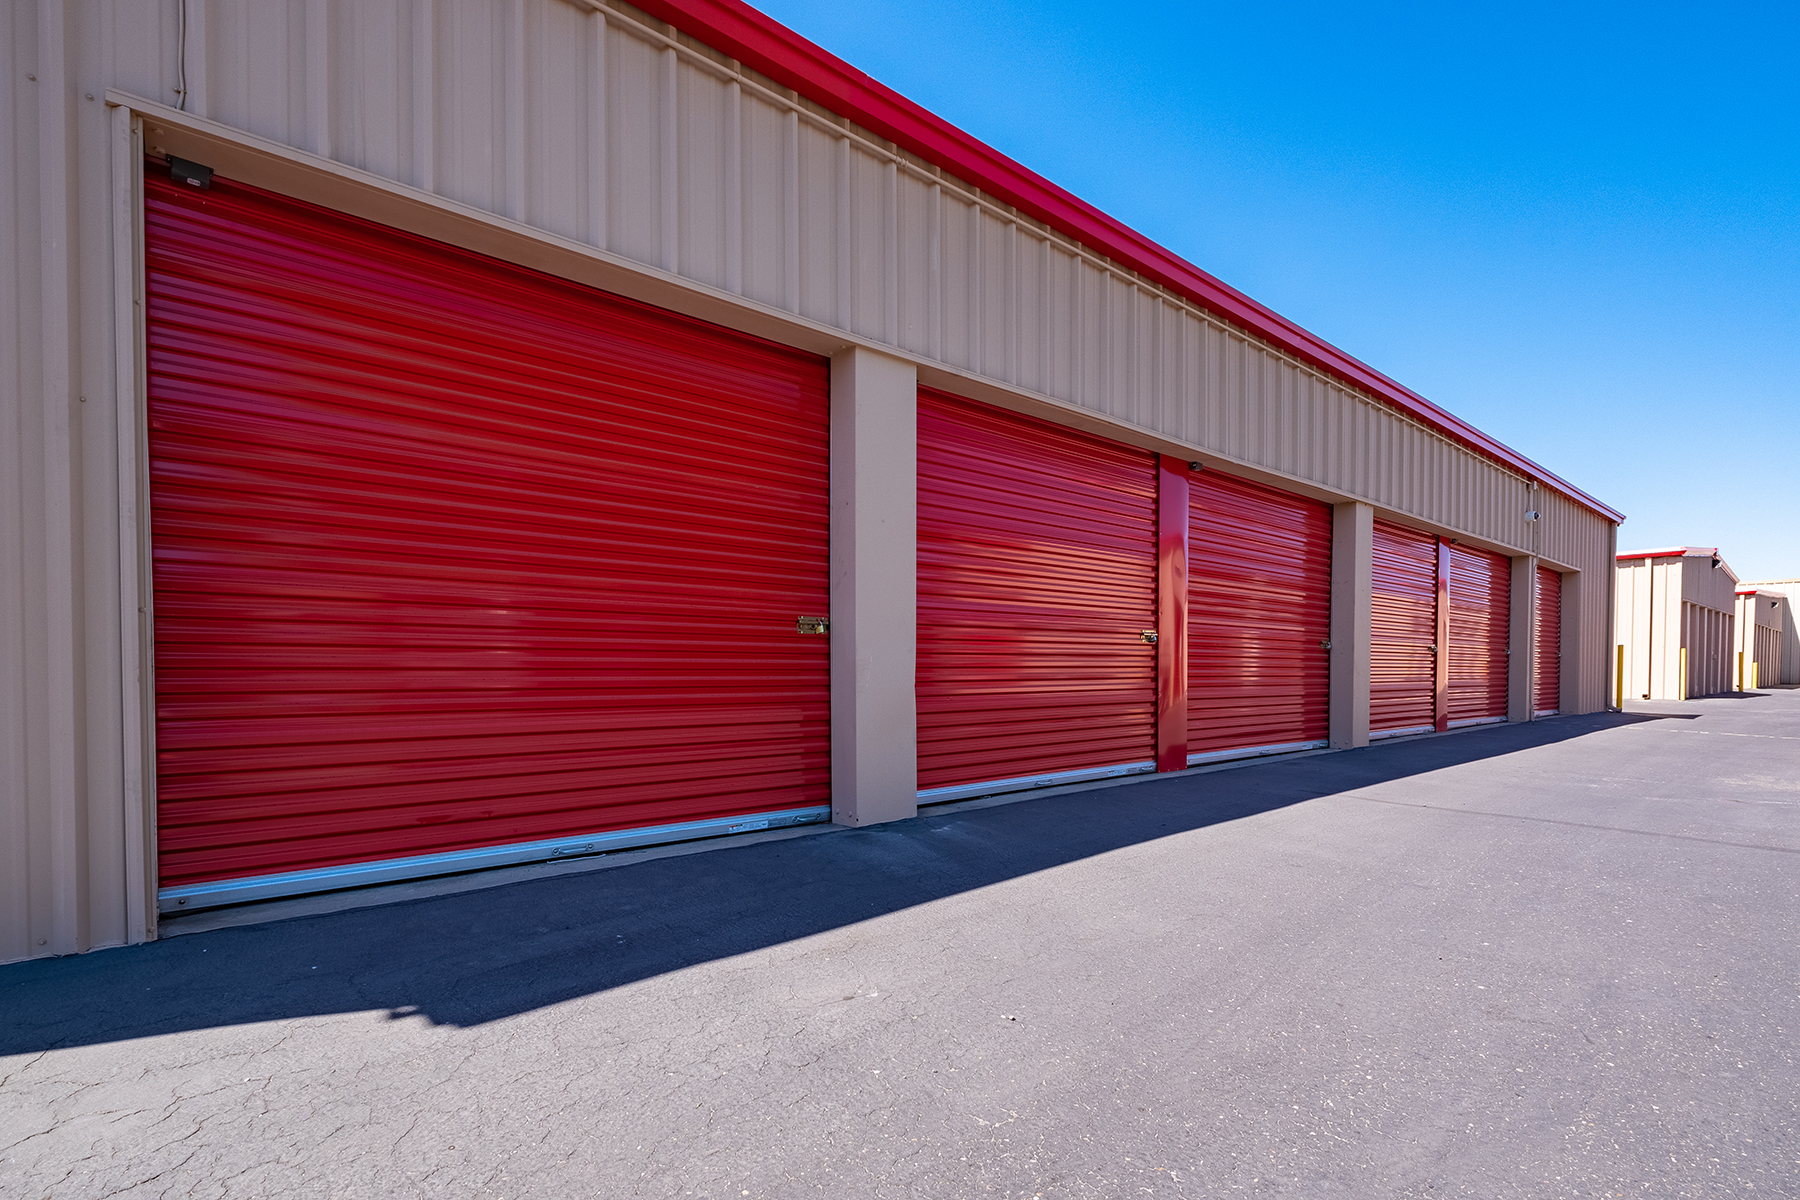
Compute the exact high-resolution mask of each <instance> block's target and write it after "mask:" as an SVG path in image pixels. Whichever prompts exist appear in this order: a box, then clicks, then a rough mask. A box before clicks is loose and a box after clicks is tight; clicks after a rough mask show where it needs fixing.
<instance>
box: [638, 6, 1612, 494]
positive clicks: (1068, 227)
mask: <svg viewBox="0 0 1800 1200" xmlns="http://www.w3.org/2000/svg"><path fill="white" fill-rule="evenodd" d="M633 3H634V4H635V6H636V7H637V8H639V9H641V10H643V11H644V12H647V13H649V14H650V15H651V16H653V17H655V18H656V19H657V20H660V21H666V22H667V23H668V24H670V25H672V26H674V27H675V28H676V29H678V30H680V31H681V32H683V33H686V34H687V35H689V36H690V37H693V38H695V39H697V40H699V41H700V42H703V43H705V44H706V45H708V46H711V47H712V48H713V49H715V50H717V51H719V52H720V53H723V54H726V55H729V56H730V57H732V58H734V59H736V60H737V61H738V62H740V63H742V64H743V65H744V66H747V67H749V68H751V69H752V70H755V71H758V72H760V73H762V74H764V75H767V76H768V77H769V78H770V79H773V80H775V81H776V82H777V83H780V84H782V85H783V86H785V87H790V88H793V89H794V90H795V91H796V92H798V93H799V94H800V95H802V96H804V97H806V98H807V99H808V100H811V101H812V102H813V103H815V104H819V105H822V106H824V107H825V108H826V109H828V110H830V111H831V112H834V113H836V114H838V115H839V116H842V117H847V118H849V119H850V120H852V121H855V122H856V123H857V124H858V125H861V126H862V127H863V128H865V129H868V130H870V131H871V132H873V133H876V134H879V135H880V136H882V137H884V138H887V139H888V140H889V141H891V142H893V143H894V144H895V145H897V146H899V147H901V148H902V149H904V150H907V151H909V152H910V153H912V154H916V155H918V156H919V157H920V158H922V159H924V160H925V161H926V162H928V163H931V164H932V165H933V166H936V167H939V168H941V169H943V170H946V171H949V172H950V173H951V174H953V175H955V176H956V177H957V178H958V179H961V180H962V181H964V182H965V183H968V184H971V185H972V186H974V187H977V188H979V189H980V190H981V191H983V192H986V193H987V194H988V195H990V196H993V197H995V198H997V199H999V200H1002V201H1004V202H1006V203H1007V204H1010V205H1012V206H1013V207H1014V208H1016V209H1018V210H1019V211H1021V212H1023V213H1025V214H1026V215H1027V216H1030V217H1033V218H1035V219H1036V220H1039V221H1042V222H1043V223H1044V224H1045V225H1048V226H1049V227H1050V228H1052V229H1054V230H1056V231H1057V232H1059V233H1062V234H1065V235H1066V236H1068V237H1072V238H1074V239H1075V240H1076V241H1077V242H1080V243H1081V244H1082V245H1084V246H1086V247H1087V248H1088V249H1090V250H1093V251H1095V252H1096V253H1099V254H1102V255H1105V256H1106V257H1107V258H1110V259H1112V260H1113V261H1114V262H1117V263H1119V264H1120V265H1121V266H1124V267H1128V268H1130V269H1131V270H1133V271H1136V272H1137V273H1138V274H1140V275H1142V276H1144V277H1145V278H1147V279H1150V280H1152V281H1154V282H1156V283H1158V284H1161V285H1162V286H1163V287H1166V288H1168V289H1169V290H1171V291H1173V292H1175V293H1176V294H1178V295H1181V296H1184V297H1186V298H1187V299H1188V300H1191V301H1193V302H1194V303H1195V304H1197V305H1199V306H1200V307H1202V308H1204V309H1206V310H1207V311H1208V312H1211V313H1213V314H1214V315H1216V316H1218V317H1221V318H1223V319H1224V320H1226V321H1229V322H1231V323H1232V324H1235V325H1237V326H1238V327H1240V328H1242V329H1246V330H1248V331H1249V332H1251V333H1253V334H1255V335H1256V336H1258V337H1260V338H1263V339H1264V340H1266V341H1268V342H1270V343H1272V344H1274V345H1276V346H1278V347H1280V348H1281V349H1283V350H1285V351H1287V352H1288V353H1290V354H1292V355H1294V356H1295V357H1296V358H1298V359H1300V360H1301V361H1302V362H1305V363H1307V364H1309V365H1311V366H1313V367H1315V368H1317V369H1318V370H1320V371H1323V372H1324V373H1325V374H1327V375H1330V376H1332V377H1334V378H1336V379H1339V380H1341V381H1342V382H1344V383H1347V384H1349V385H1350V386H1352V387H1355V388H1358V389H1360V390H1362V391H1365V392H1368V393H1369V394H1371V395H1373V396H1375V397H1376V398H1377V399H1379V400H1381V401H1383V402H1384V403H1387V404H1389V405H1392V406H1393V407H1394V408H1397V409H1399V410H1400V411H1401V412H1404V413H1406V414H1407V415H1408V416H1410V417H1412V418H1413V419H1415V420H1417V421H1419V422H1420V423H1422V424H1424V425H1426V426H1428V427H1429V428H1431V429H1434V430H1436V431H1437V432H1439V433H1441V434H1443V435H1444V436H1445V437H1448V438H1450V439H1451V440H1452V441H1454V442H1456V443H1458V444H1460V445H1462V446H1464V447H1466V448H1467V449H1470V450H1473V451H1475V452H1476V453H1477V454H1480V455H1482V456H1483V457H1485V458H1489V459H1492V460H1493V461H1495V462H1498V463H1501V464H1503V465H1505V466H1507V467H1510V468H1512V469H1513V470H1515V471H1518V472H1519V473H1521V474H1523V475H1524V476H1525V477H1526V478H1528V479H1531V480H1534V481H1536V482H1537V483H1539V484H1542V485H1544V486H1546V487H1548V488H1550V489H1551V490H1553V491H1556V492H1560V493H1561V494H1562V495H1564V496H1567V497H1568V498H1569V499H1571V500H1573V501H1575V502H1576V503H1577V504H1579V505H1581V506H1582V507H1583V508H1586V509H1588V510H1589V511H1590V512H1593V513H1596V514H1598V515H1599V516H1602V517H1605V518H1606V519H1607V520H1609V521H1612V522H1613V523H1615V524H1617V523H1620V522H1623V521H1624V520H1625V515H1624V514H1623V513H1621V512H1619V511H1618V510H1617V509H1615V508H1612V507H1611V506H1609V505H1606V504H1603V503H1601V502H1600V501H1599V500H1597V499H1595V498H1594V497H1592V496H1590V495H1588V494H1587V493H1586V492H1584V491H1582V490H1581V489H1580V488H1578V487H1576V486H1575V485H1574V484H1572V483H1570V482H1568V481H1567V480H1565V479H1563V478H1562V477H1560V476H1558V475H1556V474H1555V473H1553V472H1551V471H1548V470H1546V469H1545V468H1544V467H1542V466H1539V465H1538V464H1537V463H1535V462H1533V461H1532V460H1531V459H1529V458H1526V457H1525V456H1524V455H1522V454H1520V453H1519V452H1518V451H1516V450H1513V449H1512V448H1511V447H1509V446H1506V445H1504V444H1502V443H1501V442H1499V441H1496V440H1495V439H1493V438H1491V437H1489V436H1488V435H1487V434H1485V433H1482V432H1481V431H1480V430H1479V429H1476V428H1475V427H1474V426H1473V425H1470V424H1469V423H1468V422H1466V421H1463V420H1462V419H1461V418H1459V417H1456V416H1454V415H1452V414H1451V413H1449V412H1447V411H1445V410H1444V409H1442V408H1439V407H1438V406H1437V405H1435V404H1433V403H1432V402H1431V401H1429V400H1427V399H1425V397H1423V396H1421V395H1419V394H1418V393H1417V392H1415V391H1413V390H1412V389H1411V388H1408V387H1405V386H1404V385H1402V384H1400V383H1398V382H1396V381H1394V380H1392V379H1389V378H1388V377H1387V376H1386V375H1383V374H1382V373H1381V372H1379V371H1377V370H1376V369H1375V368H1373V367H1371V366H1369V365H1368V364H1367V363H1364V362H1362V361H1360V360H1358V359H1356V358H1353V357H1351V356H1350V355H1349V354H1346V353H1344V351H1342V350H1339V349H1338V348H1337V347H1336V346H1333V345H1331V343H1329V342H1327V341H1325V340H1324V339H1323V338H1320V337H1317V336H1315V335H1314V334H1311V333H1308V332H1307V331H1306V330H1305V329H1302V328H1301V327H1300V326H1298V325H1296V324H1295V323H1294V322H1292V321H1290V320H1288V319H1287V318H1286V317H1284V316H1282V315H1281V314H1279V313H1277V312H1275V311H1274V310H1273V309H1271V308H1269V307H1267V306H1266V305H1263V304H1260V303H1258V302H1257V301H1255V300H1252V299H1251V298H1250V297H1248V296H1246V295H1245V294H1244V293H1242V292H1240V291H1238V290H1237V289H1236V288H1234V287H1231V286H1230V285H1229V284H1226V283H1224V282H1222V281H1220V280H1218V279H1215V278H1213V277H1212V276H1211V275H1209V274H1207V273H1206V272H1205V271H1202V270H1201V269H1200V268H1199V267H1196V266H1194V265H1193V264H1192V263H1190V262H1188V261H1187V260H1186V259H1184V258H1182V257H1180V256H1179V255H1177V254H1175V253H1174V252H1173V251H1171V250H1168V249H1166V248H1164V247H1163V246H1160V245H1158V244H1157V243H1156V242H1153V241H1151V240H1150V239H1149V238H1147V237H1145V236H1144V235H1143V234H1141V233H1139V232H1137V231H1136V230H1134V229H1132V228H1131V227H1129V226H1127V225H1126V224H1124V223H1123V222H1122V221H1119V220H1117V219H1115V218H1113V217H1109V216H1107V215H1106V214H1105V213H1103V212H1101V211H1100V210H1099V209H1098V208H1095V207H1094V206H1093V205H1091V204H1089V203H1088V202H1087V201H1085V200H1082V199H1081V198H1080V197H1078V196H1076V195H1074V194H1073V193H1071V192H1068V191H1066V190H1064V189H1063V188H1060V187H1058V186H1057V185H1056V184H1054V183H1051V182H1050V181H1049V180H1047V179H1045V178H1044V177H1043V176H1041V175H1039V174H1037V173H1036V172H1035V171H1032V170H1030V169H1029V168H1027V167H1025V166H1023V165H1021V164H1019V163H1017V162H1014V161H1013V160H1012V159H1010V158H1008V157H1007V156H1006V155H1004V154H1002V153H1000V152H999V151H998V150H996V149H994V148H993V147H992V146H989V145H987V144H986V143H984V142H982V141H979V140H978V139H976V138H974V137H972V136H970V135H969V134H967V133H965V132H963V131H962V130H961V129H958V128H957V127H956V126H954V125H952V124H950V123H949V122H948V121H946V120H944V119H943V118H942V117H939V116H937V115H936V114H934V113H932V112H930V111H928V110H926V109H925V108H923V107H922V106H920V105H918V104H916V103H914V102H913V101H911V100H908V99H907V98H906V97H905V96H902V95H901V94H900V93H898V92H896V91H894V90H893V89H892V88H890V87H888V86H887V85H885V84H882V83H879V82H877V81H876V80H875V79H873V78H871V77H870V76H868V75H866V74H864V73H863V72H861V71H859V70H857V69H856V68H855V67H853V66H851V65H850V64H849V63H846V62H845V61H843V60H842V59H840V58H838V57H837V56H836V55H834V54H832V53H830V52H829V51H827V50H825V49H823V48H822V47H820V46H817V45H814V44H813V43H812V42H810V41H808V40H807V39H805V38H803V37H801V36H800V35H799V34H797V33H795V32H794V31H793V30H791V29H789V28H788V27H787V26H785V25H783V24H781V23H780V22H778V21H776V20H775V19H774V18H772V17H770V16H768V15H767V14H766V13H762V12H759V11H757V10H756V9H754V8H751V7H750V6H749V5H748V4H745V3H743V2H742V0H633Z"/></svg>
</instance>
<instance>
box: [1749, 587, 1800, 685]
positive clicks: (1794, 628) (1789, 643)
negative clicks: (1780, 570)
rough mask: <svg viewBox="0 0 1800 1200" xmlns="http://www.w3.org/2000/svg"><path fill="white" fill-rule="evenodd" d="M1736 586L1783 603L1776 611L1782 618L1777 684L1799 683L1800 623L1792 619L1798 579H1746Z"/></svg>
mask: <svg viewBox="0 0 1800 1200" xmlns="http://www.w3.org/2000/svg"><path fill="white" fill-rule="evenodd" d="M1738 586H1739V587H1740V588H1751V589H1754V590H1756V591H1759V592H1763V593H1768V594H1775V595H1779V596H1781V597H1782V599H1783V600H1784V601H1785V603H1783V604H1782V605H1781V606H1780V608H1779V609H1778V610H1777V611H1778V612H1779V614H1780V616H1781V618H1782V630H1781V678H1780V680H1779V682H1781V683H1784V684H1786V683H1800V622H1796V620H1795V618H1794V603H1795V601H1800V579H1746V580H1744V581H1743V582H1742V583H1740V584H1739V585H1738ZM1764 682H1765V683H1766V682H1769V681H1766V680H1765V681H1764Z"/></svg>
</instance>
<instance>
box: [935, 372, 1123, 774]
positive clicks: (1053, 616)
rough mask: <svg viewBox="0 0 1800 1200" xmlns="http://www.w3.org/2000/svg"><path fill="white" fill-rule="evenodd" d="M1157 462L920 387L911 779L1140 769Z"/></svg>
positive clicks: (1029, 419) (1082, 436)
mask: <svg viewBox="0 0 1800 1200" xmlns="http://www.w3.org/2000/svg"><path fill="white" fill-rule="evenodd" d="M1155 628H1156V456H1155V455H1153V454H1151V453H1149V452H1148V451H1143V450H1136V449H1133V448H1131V447H1129V446H1121V445H1119V444H1117V443H1114V442H1107V441H1103V440H1101V439H1099V438H1095V437H1090V436H1088V435H1087V434H1084V433H1079V432H1077V431H1075V430H1072V429H1067V428H1064V427H1062V426H1057V425H1051V424H1048V423H1046V422H1043V421H1037V420H1033V419H1031V418H1029V417H1023V416H1019V415H1017V414H1015V413H1010V412H1006V411H1004V410H1001V409H997V408H992V407H990V406H987V405H982V404H976V403H973V402H971V401H967V400H962V399H959V398H957V397H954V396H948V395H943V394H941V393H936V392H931V391H923V390H922V391H921V392H920V395H919V633H918V638H919V640H918V705H919V787H920V789H921V790H925V789H929V788H937V787H949V786H952V785H957V784H969V783H985V782H989V781H995V780H1003V779H1017V778H1021V777H1024V776H1029V775H1041V774H1049V773H1053V772H1059V771H1074V770H1080V769H1087V768H1099V767H1110V766H1119V765H1124V764H1131V763H1140V762H1147V761H1151V760H1153V759H1154V758H1155V754H1156V740H1155V721H1156V651H1155V647H1153V646H1150V645H1146V644H1145V642H1144V641H1143V638H1142V634H1143V632H1144V631H1145V630H1154V629H1155Z"/></svg>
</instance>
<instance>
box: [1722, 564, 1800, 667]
mask: <svg viewBox="0 0 1800 1200" xmlns="http://www.w3.org/2000/svg"><path fill="white" fill-rule="evenodd" d="M1737 627H1738V645H1737V662H1736V664H1735V665H1736V667H1737V678H1738V687H1739V689H1740V690H1754V689H1756V688H1765V687H1774V686H1775V685H1777V684H1781V683H1787V682H1789V680H1788V678H1787V667H1788V663H1787V655H1786V653H1785V651H1786V649H1787V645H1786V644H1787V642H1788V641H1789V640H1790V639H1791V638H1792V636H1793V628H1794V612H1793V604H1792V602H1791V601H1790V600H1789V599H1788V597H1787V594H1786V593H1785V592H1778V591H1774V590H1773V589H1770V590H1767V591H1765V590H1763V589H1761V588H1755V587H1740V588H1738V591H1737Z"/></svg>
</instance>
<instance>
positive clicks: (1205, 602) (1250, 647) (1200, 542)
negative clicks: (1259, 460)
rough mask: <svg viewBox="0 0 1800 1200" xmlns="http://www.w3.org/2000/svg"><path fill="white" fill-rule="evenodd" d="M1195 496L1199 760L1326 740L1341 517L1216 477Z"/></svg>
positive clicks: (1192, 712) (1192, 746) (1192, 533)
mask: <svg viewBox="0 0 1800 1200" xmlns="http://www.w3.org/2000/svg"><path fill="white" fill-rule="evenodd" d="M1189 489H1190V491H1189V495H1190V503H1189V509H1188V512H1189V543H1188V751H1189V753H1190V754H1211V753H1217V752H1220V751H1225V750H1241V749H1247V748H1251V747H1256V746H1275V745H1288V744H1291V743H1294V742H1310V741H1320V740H1323V739H1324V738H1325V737H1326V736H1327V733H1328V732H1329V724H1330V719H1331V712H1330V708H1331V694H1330V693H1331V673H1330V662H1331V655H1330V652H1329V651H1328V650H1327V649H1326V648H1325V646H1324V645H1323V643H1324V642H1325V640H1326V639H1328V638H1329V637H1330V636H1331V507H1330V506H1329V505H1326V504H1321V503H1319V502H1318V501H1316V500H1309V499H1307V498H1306V497H1304V496H1296V495H1294V494H1293V493H1291V492H1283V491H1278V490H1277V489H1275V488H1270V487H1263V486H1262V485H1260V484H1255V483H1251V482H1249V481H1248V480H1243V479H1234V478H1232V477H1231V476H1228V475H1223V474H1221V473H1219V472H1217V471H1204V472H1200V473H1198V474H1196V475H1194V476H1193V477H1192V479H1191V480H1190V482H1189Z"/></svg>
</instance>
